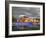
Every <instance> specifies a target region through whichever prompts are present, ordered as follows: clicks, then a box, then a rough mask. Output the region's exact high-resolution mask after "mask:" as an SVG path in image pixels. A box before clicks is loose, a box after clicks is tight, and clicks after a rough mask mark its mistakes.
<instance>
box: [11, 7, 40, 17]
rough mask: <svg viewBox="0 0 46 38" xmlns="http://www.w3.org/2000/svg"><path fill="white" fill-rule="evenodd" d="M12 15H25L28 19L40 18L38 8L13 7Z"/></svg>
mask: <svg viewBox="0 0 46 38" xmlns="http://www.w3.org/2000/svg"><path fill="white" fill-rule="evenodd" d="M12 15H13V16H16V17H19V16H20V15H26V16H29V17H40V8H32V7H13V8H12Z"/></svg>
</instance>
